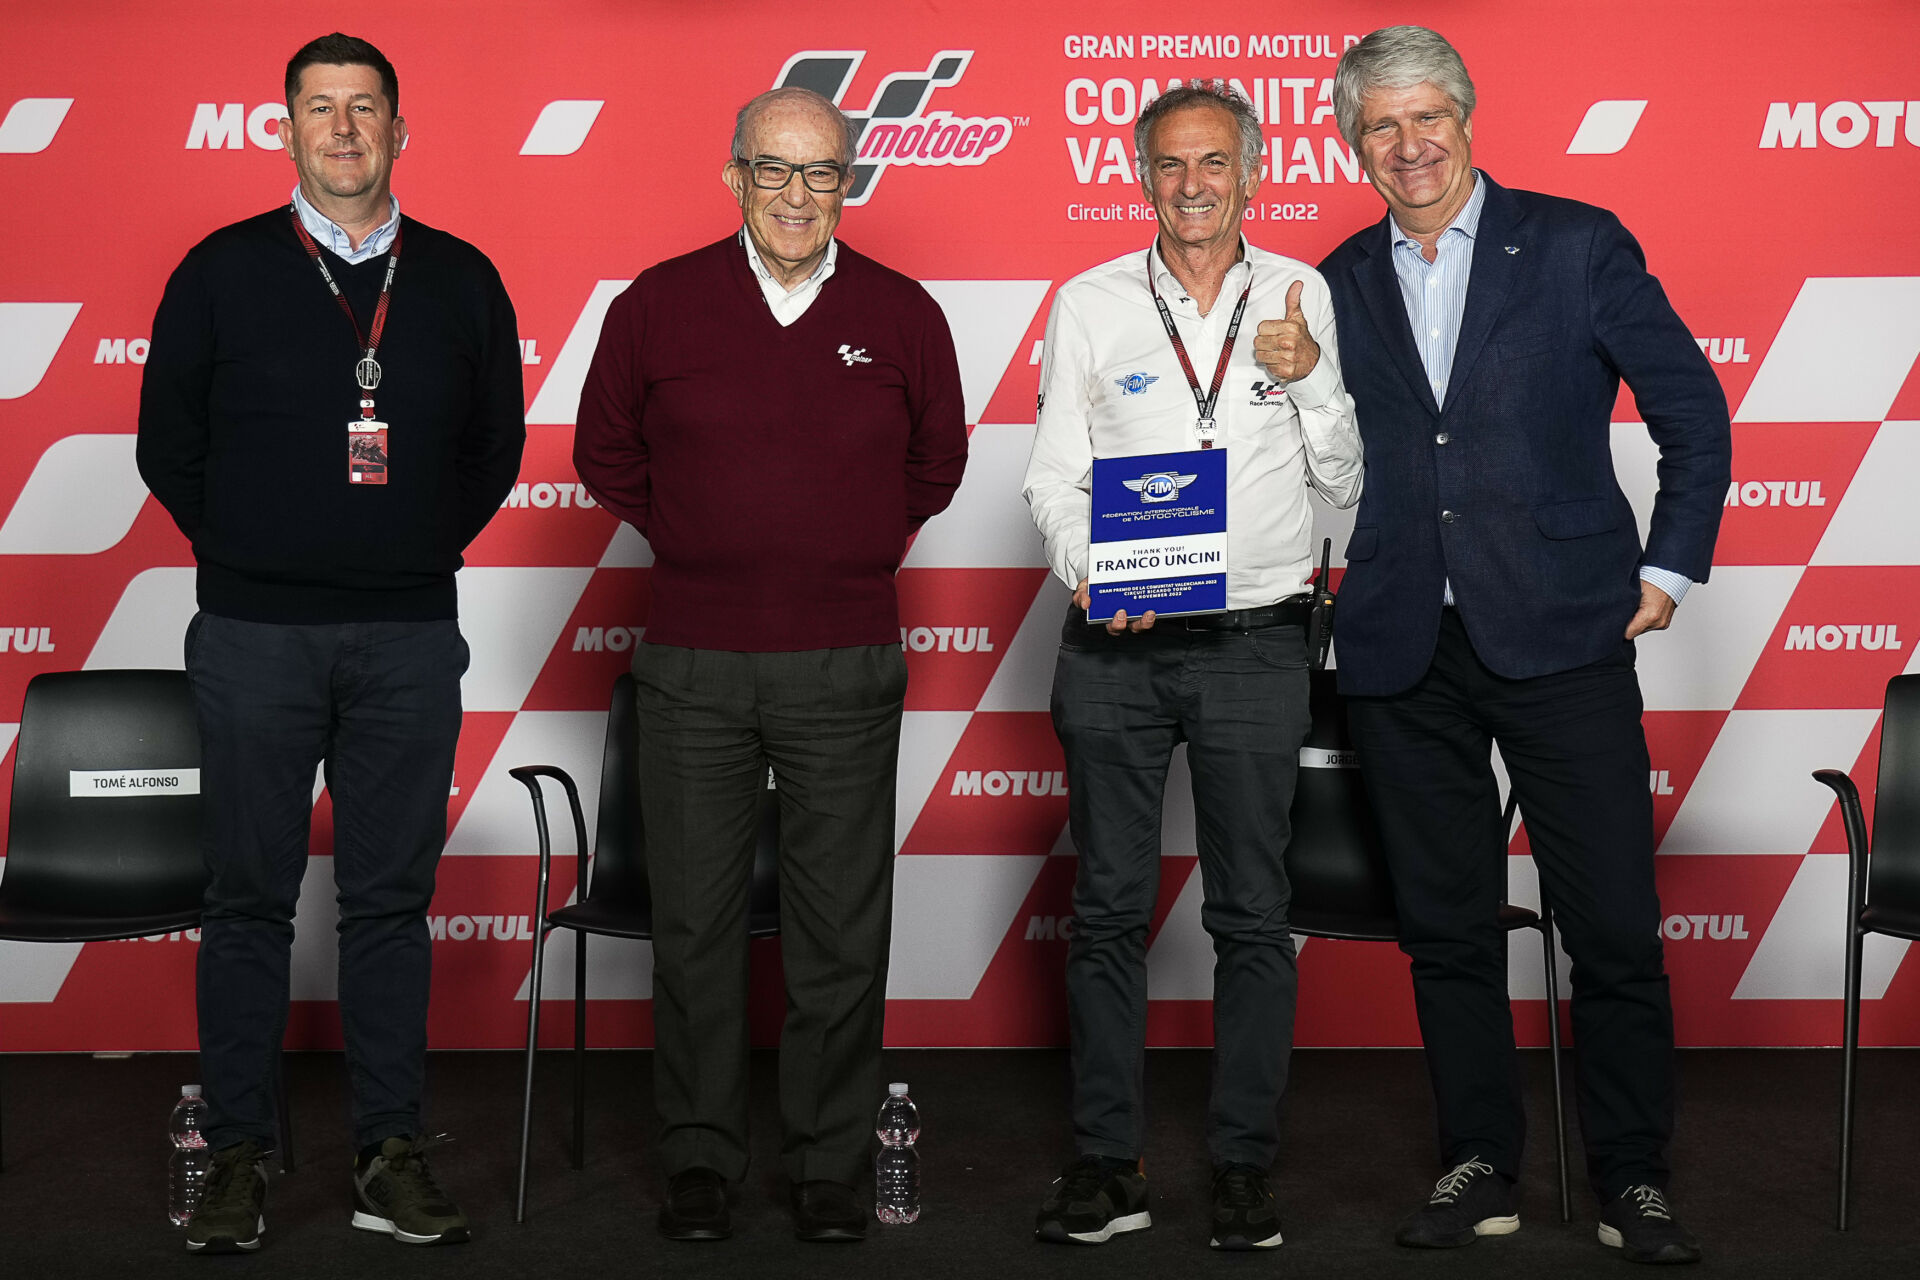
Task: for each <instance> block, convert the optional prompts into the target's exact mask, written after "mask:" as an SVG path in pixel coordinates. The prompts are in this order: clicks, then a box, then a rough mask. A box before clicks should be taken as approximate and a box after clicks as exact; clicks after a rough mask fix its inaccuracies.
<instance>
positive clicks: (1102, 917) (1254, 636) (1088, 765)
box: [1053, 613, 1308, 1168]
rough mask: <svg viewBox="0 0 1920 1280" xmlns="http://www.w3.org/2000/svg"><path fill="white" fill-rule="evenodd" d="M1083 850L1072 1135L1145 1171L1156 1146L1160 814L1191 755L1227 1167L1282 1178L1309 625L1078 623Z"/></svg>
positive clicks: (1062, 721) (1073, 753)
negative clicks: (1151, 1024)
mask: <svg viewBox="0 0 1920 1280" xmlns="http://www.w3.org/2000/svg"><path fill="white" fill-rule="evenodd" d="M1053 724H1054V729H1055V731H1056V732H1057V733H1058V734H1059V736H1060V744H1061V746H1062V747H1063V748H1065V751H1066V760H1067V780H1068V787H1069V799H1068V812H1069V815H1070V822H1071V829H1072V833H1073V843H1074V848H1075V850H1076V851H1077V852H1078V854H1079V868H1078V874H1077V875H1076V877H1075V879H1074V886H1073V914H1074V933H1073V941H1072V942H1071V943H1070V944H1069V946H1068V949H1067V1007H1068V1015H1069V1020H1070V1026H1071V1034H1072V1045H1073V1048H1072V1063H1073V1128H1074V1141H1075V1145H1076V1146H1077V1148H1078V1150H1079V1152H1080V1154H1082V1155H1103V1156H1112V1157H1115V1158H1119V1159H1127V1160H1132V1159H1137V1158H1139V1157H1140V1156H1141V1155H1142V1154H1143V1147H1144V1146H1145V1142H1146V1127H1147V1126H1146V1106H1145V1096H1144V1095H1145V1063H1146V1023H1147V929H1148V926H1149V925H1150V924H1151V922H1152V919H1153V908H1154V902H1155V899H1156V897H1157V896H1158V893H1159V885H1160V805H1161V797H1162V796H1163V795H1164V793H1165V790H1166V782H1167V766H1168V763H1169V761H1170V760H1171V758H1172V755H1173V749H1174V747H1175V745H1176V744H1178V743H1180V742H1183V741H1184V742H1185V743H1186V744H1187V764H1188V767H1189V770H1190V771H1191V773H1192V775H1193V808H1194V819H1195V828H1196V830H1195V835H1196V839H1197V843H1198V845H1199V855H1200V877H1201V885H1202V888H1203V889H1204V891H1205V904H1204V905H1203V906H1202V908H1201V912H1200V920H1201V924H1202V925H1203V926H1204V927H1205V928H1206V931H1207V933H1208V934H1209V935H1210V936H1211V937H1212V938H1213V949H1214V971H1213V1046H1214V1047H1213V1073H1212V1088H1211V1098H1210V1100H1209V1105H1208V1111H1207V1152H1208V1155H1209V1156H1210V1157H1211V1158H1212V1160H1213V1162H1214V1163H1215V1164H1216V1165H1218V1164H1225V1163H1228V1162H1244V1163H1247V1164H1254V1165H1259V1166H1260V1167H1262V1168H1266V1167H1268V1166H1270V1165H1271V1164H1272V1163H1273V1162H1274V1159H1275V1158H1276V1157H1277V1155H1278V1154H1279V1147H1280V1135H1279V1118H1278V1111H1279V1104H1280V1096H1281V1094H1282V1092H1283V1091H1284V1090H1285V1088H1286V1083H1287V1066H1288V1055H1289V1054H1290V1053H1291V1051H1292V1048H1293V1012H1294V996H1295V992H1296V990H1297V986H1298V974H1297V972H1296V970H1295V967H1294V945H1293V935H1292V933H1291V932H1290V931H1289V930H1288V927H1287V907H1288V904H1289V902H1290V901H1291V896H1292V895H1291V891H1290V890H1289V888H1288V885H1287V874H1286V869H1285V867H1284V866H1283V865H1282V862H1281V858H1282V855H1283V854H1284V853H1285V852H1286V847H1287V841H1288V839H1289V838H1290V836H1291V834H1292V827H1291V825H1290V822H1289V818H1288V811H1289V810H1290V809H1291V808H1292V804H1293V780H1294V774H1295V771H1296V770H1297V768H1298V766H1299V760H1300V744H1301V743H1303V742H1305V741H1306V736H1307V727H1308V717H1307V658H1306V647H1305V643H1304V640H1303V635H1302V632H1301V629H1300V628H1299V627H1267V628H1263V629H1260V630H1256V631H1213V632H1188V631H1184V630H1179V629H1176V627H1174V626H1169V625H1166V624H1162V625H1161V626H1159V627H1156V628H1155V629H1153V630H1151V631H1146V632H1141V633H1138V634H1128V635H1121V636H1110V635H1108V634H1107V633H1106V632H1105V631H1104V630H1103V629H1101V628H1098V627H1089V626H1088V625H1087V623H1086V620H1085V617H1084V615H1077V614H1076V613H1070V614H1069V617H1068V620H1067V625H1066V630H1065V632H1064V634H1063V637H1062V643H1061V646H1060V657H1059V661H1058V664H1057V665H1056V667H1055V668H1054V680H1053Z"/></svg>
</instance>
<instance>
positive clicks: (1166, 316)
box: [1147, 249, 1253, 449]
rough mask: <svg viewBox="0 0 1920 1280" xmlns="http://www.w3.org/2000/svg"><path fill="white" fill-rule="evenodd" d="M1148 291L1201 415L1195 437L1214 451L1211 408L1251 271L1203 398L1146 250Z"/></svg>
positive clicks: (1243, 307)
mask: <svg viewBox="0 0 1920 1280" xmlns="http://www.w3.org/2000/svg"><path fill="white" fill-rule="evenodd" d="M1147 289H1148V291H1149V292H1151V293H1152V294H1153V305H1154V306H1156V307H1158V308H1160V323H1161V324H1162V325H1164V326H1166V330H1167V340H1168V341H1169V342H1171V343H1173V354H1175V355H1176V356H1179V357H1180V371H1181V372H1182V373H1184V374H1186V375H1187V389H1188V390H1190V391H1192V392H1193V407H1194V408H1195V409H1197V410H1199V412H1200V420H1199V421H1198V422H1196V423H1194V424H1193V430H1194V434H1195V435H1197V436H1199V438H1200V447H1201V448H1202V449H1211V448H1213V437H1214V433H1215V432H1216V431H1217V430H1218V425H1217V424H1216V423H1215V422H1214V419H1213V406H1214V405H1215V403H1217V402H1218V401H1219V399H1220V384H1221V383H1222V382H1223V381H1225V380H1226V376H1227V362H1228V361H1229V360H1231V359H1232V358H1233V340H1234V338H1235V337H1236V336H1237V335H1238V334H1239V332H1240V318H1241V316H1243V315H1245V314H1246V310H1247V299H1248V298H1249V297H1251V296H1252V294H1253V268H1252V267H1248V268H1247V287H1246V288H1245V289H1243V290H1241V292H1240V302H1239V305H1237V306H1235V307H1234V309H1233V319H1232V320H1231V321H1229V322H1228V324H1227V340H1226V341H1225V342H1223V343H1221V344H1220V359H1219V361H1218V362H1217V363H1216V364H1215V365H1214V366H1213V386H1212V387H1211V388H1209V389H1208V391H1207V393H1206V394H1205V395H1202V394H1201V393H1200V379H1199V377H1198V376H1197V375H1196V374H1195V373H1194V371H1193V361H1191V360H1189V359H1187V344H1186V343H1184V342H1182V341H1180V331H1179V330H1178V329H1176V328H1174V327H1173V312H1171V311H1169V310H1167V304H1166V300H1165V299H1163V298H1162V297H1161V296H1160V289H1159V286H1157V285H1156V284H1154V282H1153V250H1151V249H1149V250H1147Z"/></svg>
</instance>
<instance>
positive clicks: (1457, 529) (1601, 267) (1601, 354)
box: [1320, 171, 1733, 694]
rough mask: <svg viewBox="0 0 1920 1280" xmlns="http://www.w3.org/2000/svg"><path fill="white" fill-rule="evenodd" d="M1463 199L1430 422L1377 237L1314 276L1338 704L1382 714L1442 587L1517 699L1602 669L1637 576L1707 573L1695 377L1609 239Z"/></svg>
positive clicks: (1497, 197)
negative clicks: (1335, 416)
mask: <svg viewBox="0 0 1920 1280" xmlns="http://www.w3.org/2000/svg"><path fill="white" fill-rule="evenodd" d="M1480 181H1482V182H1485V183H1486V184H1487V198H1486V204H1485V205H1484V207H1483V208H1482V210H1481V214H1480V228H1479V233H1478V237H1477V238H1476V240H1475V241H1474V247H1473V275H1472V279H1471V282H1470V283H1469V285H1468V289H1467V302H1466V309H1465V312H1464V314H1463V316H1462V320H1461V327H1460V339H1459V343H1458V345H1457V347H1456V348H1455V351H1454V358H1453V370H1452V374H1451V377H1450V379H1449V381H1448V384H1447V403H1446V407H1445V408H1444V409H1443V408H1440V407H1439V406H1437V405H1436V404H1435V403H1434V398H1433V389H1432V387H1431V386H1430V385H1429V383H1428V381H1427V376H1426V372H1425V370H1424V369H1423V368H1422V366H1421V364H1420V353H1419V351H1418V349H1417V348H1416V347H1415V346H1414V342H1413V333H1412V329H1411V326H1410V324H1409V322H1408V320H1407V310H1406V305H1405V303H1404V302H1402V300H1401V297H1400V283H1399V279H1398V277H1396V276H1395V274H1394V269H1393V241H1392V234H1393V233H1392V230H1391V220H1390V219H1389V218H1382V219H1381V221H1380V222H1379V223H1377V224H1376V225H1374V226H1372V227H1369V228H1367V229H1366V230H1365V231H1362V232H1360V233H1359V234H1357V235H1355V236H1353V237H1352V238H1351V239H1349V240H1348V241H1347V242H1346V243H1345V244H1342V245H1341V246H1340V247H1339V248H1337V249H1335V250H1334V251H1333V253H1331V254H1330V255H1328V257H1327V260H1326V261H1325V262H1322V263H1321V264H1320V273H1321V274H1322V275H1323V276H1325V277H1326V281H1327V287H1328V288H1330V289H1331V290H1332V291H1333V306H1334V312H1335V315H1336V317H1337V319H1338V322H1339V335H1340V367H1341V372H1342V374H1343V375H1344V376H1345V378H1346V383H1347V389H1348V391H1350V392H1351V393H1352V394H1353V398H1354V401H1355V404H1356V407H1357V409H1358V413H1359V420H1360V436H1361V439H1362V440H1363V441H1364V443H1365V445H1366V455H1367V456H1366V482H1365V487H1364V488H1363V489H1362V490H1361V494H1360V506H1359V511H1358V513H1357V515H1356V517H1355V523H1354V530H1353V539H1352V541H1351V542H1349V543H1348V544H1347V572H1346V576H1345V578H1344V579H1343V581H1342V583H1341V590H1340V611H1339V623H1338V632H1337V634H1338V655H1339V668H1340V688H1341V690H1342V691H1344V692H1346V693H1350V694H1392V693H1399V692H1401V691H1402V690H1404V689H1407V688H1408V687H1410V686H1411V685H1413V684H1414V683H1415V682H1416V681H1418V680H1419V679H1420V677H1421V676H1422V675H1424V674H1425V672H1426V670H1427V667H1428V665H1429V663H1430V662H1431V661H1432V659H1433V652H1434V645H1435V643H1436V640H1437V637H1438V634H1439V629H1440V610H1441V597H1442V593H1443V590H1444V584H1445V583H1446V581H1447V580H1448V579H1451V580H1452V583H1453V594H1454V599H1455V601H1456V602H1457V604H1458V607H1459V610H1460V618H1461V621H1462V622H1463V623H1464V624H1465V625H1466V629H1467V634H1468V636H1469V637H1470V638H1471V639H1472V641H1473V647H1474V650H1475V652H1477V653H1478V654H1479V655H1480V659H1481V661H1483V662H1485V663H1486V664H1487V666H1488V667H1490V668H1491V669H1492V670H1494V671H1495V672H1497V673H1498V674H1500V675H1503V676H1509V677H1515V678H1520V677H1528V676H1538V675H1546V674H1549V673H1551V672H1556V671H1566V670H1570V669H1571V668H1574V667H1578V666H1583V665H1585V664H1587V663H1590V662H1594V661H1597V660H1598V659H1600V658H1602V657H1605V656H1606V655H1607V654H1609V653H1611V652H1614V651H1616V650H1617V649H1618V646H1619V645H1620V642H1621V636H1622V635H1623V634H1624V633H1625V631H1626V627H1627V623H1628V621H1629V620H1630V619H1631V618H1632V617H1633V615H1634V612H1635V610H1636V609H1637V608H1638V607H1639V602H1640V584H1639V566H1640V565H1641V564H1642V563H1646V564H1651V565H1655V566H1657V567H1659V568H1662V569H1670V570H1672V571H1674V572H1676V573H1682V574H1685V575H1686V576H1687V577H1689V578H1691V579H1693V580H1694V581H1695V582H1704V581H1706V578H1707V573H1708V570H1709V568H1710V567H1711V564H1712V560H1713V543H1714V539H1715V537H1716V536H1717V535H1718V533H1719V529H1720V513H1721V509H1722V504H1723V503H1724V502H1725V500H1726V494H1727V486H1728V484H1729V483H1730V482H1731V462H1732V452H1733V449H1732V433H1731V429H1730V427H1729V425H1728V420H1727V400H1726V396H1725V394H1724V393H1723V392H1722V391H1721V389H1720V380H1719V379H1718V377H1716V376H1715V374H1714V372H1713V366H1712V365H1710V364H1708V362H1707V358H1706V357H1705V356H1704V355H1702V354H1701V352H1700V348H1699V346H1698V345H1697V344H1696V343H1695V342H1694V340H1693V337H1692V335H1690V334H1689V333H1688V331H1687V327H1686V325H1684V324H1682V323H1681V321H1680V317H1679V316H1677V315H1675V314H1674V310H1673V307H1672V305H1671V304H1670V303H1668V301H1667V297H1666V294H1665V292H1664V291H1663V290H1662V289H1661V288H1660V282H1659V281H1657V280H1655V279H1654V278H1653V277H1652V276H1651V275H1649V274H1648V273H1647V267H1646V258H1645V257H1644V256H1643V255H1642V254H1641V252H1640V246H1639V245H1638V244H1636V243H1635V242H1634V239H1633V237H1632V236H1631V235H1629V234H1628V233H1627V230H1626V228H1625V227H1623V226H1621V225H1620V220H1619V219H1618V218H1616V217H1614V216H1613V215H1612V214H1611V213H1608V212H1607V211H1606V210H1605V209H1598V208H1595V207H1594V206H1592V205H1587V204H1580V203H1578V202H1576V201H1573V200H1562V199H1558V198H1556V197H1553V196H1544V195H1538V194H1536V193H1534V192H1531V191H1509V190H1507V189H1506V188H1505V187H1502V186H1500V185H1499V184H1498V183H1496V182H1494V181H1493V180H1492V179H1491V178H1489V177H1487V176H1486V174H1485V172H1484V171H1483V172H1482V173H1481V174H1480ZM1622 378H1625V379H1626V382H1627V386H1628V387H1630V388H1631V389H1632V391H1633V396H1634V401H1635V403H1636V404H1637V405H1638V407H1639V410H1640V413H1641V416H1642V417H1643V418H1644V419H1645V421H1646V424H1647V430H1648V432H1649V433H1650V434H1651V435H1652V437H1653V439H1654V442H1655V443H1656V444H1657V445H1658V446H1659V448H1660V467H1659V476H1660V493H1659V497H1658V498H1657V499H1656V500H1655V502H1654V508H1653V521H1652V528H1651V530H1650V532H1649V535H1648V540H1647V546H1646V549H1645V552H1644V554H1643V553H1642V550H1641V546H1640V535H1639V529H1638V527H1637V526H1636V524H1635V522H1634V514H1633V508H1632V507H1631V506H1630V505H1629V504H1628V502H1627V499H1626V495H1624V494H1623V493H1621V492H1620V486H1619V483H1618V482H1617V481H1616V480H1615V478H1614V472H1613V453H1612V449H1611V446H1610V439H1609V436H1610V431H1609V425H1608V424H1609V418H1610V417H1611V415H1612V412H1613V406H1614V403H1615V401H1616V399H1617V397H1618V395H1619V390H1620V380H1621V379H1622Z"/></svg>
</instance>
